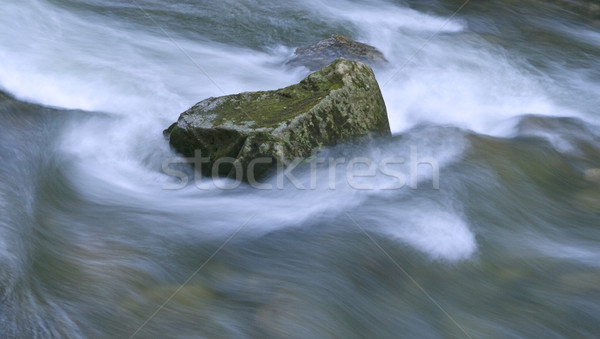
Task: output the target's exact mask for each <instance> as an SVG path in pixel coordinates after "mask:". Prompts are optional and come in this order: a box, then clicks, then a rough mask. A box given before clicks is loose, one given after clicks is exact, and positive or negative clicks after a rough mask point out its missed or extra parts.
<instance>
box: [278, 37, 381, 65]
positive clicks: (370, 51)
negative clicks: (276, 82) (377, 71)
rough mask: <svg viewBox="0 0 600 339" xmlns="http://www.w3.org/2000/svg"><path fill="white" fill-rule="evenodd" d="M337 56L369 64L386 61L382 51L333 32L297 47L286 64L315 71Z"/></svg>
mask: <svg viewBox="0 0 600 339" xmlns="http://www.w3.org/2000/svg"><path fill="white" fill-rule="evenodd" d="M338 58H344V59H346V60H352V61H360V62H362V63H365V64H367V65H370V66H379V65H383V64H385V63H387V60H386V59H385V57H384V56H383V53H381V52H380V51H379V50H378V49H377V48H375V47H373V46H370V45H367V44H364V43H362V42H357V41H354V40H352V39H350V38H347V37H345V36H343V35H339V34H334V35H332V36H330V37H329V38H327V39H324V40H321V41H319V42H317V43H315V44H312V45H309V46H302V47H298V48H297V49H296V52H295V53H294V56H293V57H292V58H291V59H290V60H289V61H288V62H287V64H288V65H291V66H305V67H307V68H308V69H310V70H311V71H316V70H318V69H321V68H322V67H324V66H326V65H328V64H330V63H331V62H332V61H334V60H336V59H338Z"/></svg>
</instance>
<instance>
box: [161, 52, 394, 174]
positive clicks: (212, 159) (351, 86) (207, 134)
mask: <svg viewBox="0 0 600 339" xmlns="http://www.w3.org/2000/svg"><path fill="white" fill-rule="evenodd" d="M165 133H166V135H168V136H169V142H170V144H171V146H172V147H173V148H174V149H175V150H176V151H177V152H179V153H181V154H183V155H184V156H188V157H193V156H194V155H195V154H196V151H200V154H201V155H202V157H208V159H207V162H206V163H204V164H203V165H202V166H201V169H202V172H203V173H204V174H205V175H212V174H217V175H219V176H234V175H235V174H237V172H239V171H235V172H236V173H234V175H232V172H234V171H232V169H234V165H233V164H234V163H235V164H236V165H239V166H240V168H241V169H242V170H243V173H244V174H243V180H247V177H246V170H247V168H248V165H249V164H250V162H251V161H252V160H253V159H258V158H263V159H271V160H274V161H273V162H272V164H264V163H263V164H260V165H257V166H256V167H254V174H255V178H258V177H262V175H263V174H264V173H266V172H267V171H268V170H269V169H271V168H272V167H273V164H275V163H276V161H279V162H281V163H283V164H288V163H290V162H291V161H293V160H294V159H295V158H299V157H307V156H309V155H311V154H312V153H313V152H314V151H315V150H317V149H319V148H321V147H322V146H324V145H331V144H334V143H336V142H337V141H344V140H349V139H351V138H354V137H359V136H364V135H369V134H374V135H390V134H391V133H390V126H389V123H388V118H387V112H386V108H385V103H384V101H383V97H382V96H381V92H380V89H379V85H378V84H377V81H376V80H375V75H374V74H373V71H372V70H371V68H370V67H369V66H367V65H365V64H363V63H360V62H354V61H348V60H344V59H339V60H336V61H335V62H333V63H331V64H330V65H328V66H326V67H324V68H323V69H321V70H320V71H318V72H315V73H313V74H310V75H309V76H308V77H307V78H305V79H304V80H302V81H301V82H300V83H298V84H296V85H292V86H289V87H285V88H282V89H278V90H274V91H260V92H246V93H240V94H234V95H228V96H223V97H218V98H208V99H206V100H204V101H201V102H199V103H197V104H196V105H194V106H193V107H192V108H190V109H188V110H187V111H185V112H183V113H182V114H181V115H180V117H179V120H178V121H177V122H176V123H174V124H173V125H171V127H169V128H168V129H167V130H166V131H165ZM223 158H230V159H235V162H232V161H229V162H224V163H223V164H222V166H217V167H218V170H217V171H215V173H213V170H212V169H213V166H214V165H215V163H216V162H217V160H218V159H223ZM221 162H222V160H221V161H219V163H221Z"/></svg>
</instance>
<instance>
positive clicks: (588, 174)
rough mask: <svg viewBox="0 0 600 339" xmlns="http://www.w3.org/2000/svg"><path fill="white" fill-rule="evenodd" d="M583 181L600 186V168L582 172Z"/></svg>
mask: <svg viewBox="0 0 600 339" xmlns="http://www.w3.org/2000/svg"><path fill="white" fill-rule="evenodd" d="M583 177H584V178H585V180H587V181H590V182H593V183H597V184H600V168H590V169H587V170H585V172H583Z"/></svg>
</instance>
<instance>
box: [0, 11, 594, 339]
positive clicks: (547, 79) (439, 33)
mask: <svg viewBox="0 0 600 339" xmlns="http://www.w3.org/2000/svg"><path fill="white" fill-rule="evenodd" d="M556 3H557V4H558V5H557V4H555V2H549V1H548V2H544V1H533V0H532V1H523V2H519V3H517V2H512V1H500V0H497V1H488V2H485V3H483V2H475V1H473V2H472V3H469V4H468V5H467V6H465V7H464V8H463V10H461V11H460V12H459V13H457V14H456V15H455V16H452V15H453V13H454V11H455V10H456V9H457V8H459V6H460V5H461V4H462V2H460V1H450V0H447V1H433V0H431V1H375V2H361V1H350V0H343V1H342V0H339V1H331V2H321V1H316V0H310V1H305V2H301V3H299V2H292V1H279V2H275V1H252V0H245V1H222V2H218V3H209V2H203V1H192V0H189V1H171V2H163V1H142V0H139V1H131V2H123V1H94V0H85V1H74V0H62V1H60V0H52V1H50V0H46V1H38V0H26V1H13V0H7V1H5V2H4V3H3V5H2V7H3V20H1V21H0V32H2V34H0V64H1V65H2V66H1V67H0V88H1V90H2V92H0V127H1V130H2V133H0V141H1V142H0V156H1V158H2V159H3V161H2V162H1V163H0V211H1V213H0V258H1V260H0V336H2V337H9V338H13V337H15V338H32V337H39V338H49V337H51V338H52V337H56V338H80V337H81V338H112V337H131V336H132V335H135V337H139V338H155V337H166V338H171V337H172V338H188V337H201V338H204V337H207V338H213V337H227V338H229V337H234V338H254V337H261V338H262V337H268V338H270V337H273V338H279V337H291V338H309V337H325V338H328V337H333V338H363V337H367V338H379V337H382V338H397V337H407V338H413V337H419V338H420V337H423V338H455V337H456V338H465V337H466V338H469V337H471V338H506V337H509V338H513V337H515V338H521V337H523V338H530V337H534V338H537V337H540V338H594V337H596V336H597V333H600V325H599V324H600V287H599V286H600V265H599V263H600V246H599V245H600V228H599V226H600V183H599V182H598V178H597V177H596V176H595V175H594V173H596V172H594V169H597V168H600V133H599V132H598V131H599V129H598V122H599V113H598V107H600V99H598V96H597V93H598V92H600V71H599V70H600V65H599V63H600V61H599V60H600V58H598V56H599V55H600V28H599V27H600V26H599V24H598V18H597V12H595V11H597V10H595V9H594V7H593V6H592V7H589V6H588V7H586V6H587V5H585V6H575V5H565V1H563V2H560V1H558V2H556ZM572 3H575V2H572ZM577 3H579V2H577ZM586 4H587V3H586ZM331 33H343V34H346V35H348V36H350V37H352V38H355V39H357V40H360V41H364V42H367V43H369V44H372V45H374V46H376V47H378V48H379V49H380V50H381V51H383V52H384V53H385V55H386V57H387V58H388V60H390V64H391V66H390V67H387V68H381V69H375V72H376V76H377V78H378V80H379V82H380V84H381V85H382V92H383V95H384V99H385V101H386V105H387V107H388V114H389V119H390V124H391V127H392V131H393V133H394V135H393V137H391V138H387V139H383V140H373V141H371V142H370V143H368V144H344V145H337V146H335V147H332V148H329V149H327V150H324V151H323V152H322V153H321V156H323V157H335V158H340V157H346V158H347V159H350V158H352V157H369V158H370V159H373V160H374V161H375V162H376V163H379V162H380V161H382V160H384V159H389V158H392V157H403V158H405V159H410V157H411V150H413V149H415V150H418V155H419V157H421V158H425V157H430V158H433V159H435V161H436V162H437V164H438V165H439V189H434V188H433V187H434V185H435V181H436V180H435V178H434V177H433V176H432V172H431V169H430V168H428V167H427V166H421V167H419V168H418V172H419V173H418V174H419V175H418V179H419V180H418V187H417V188H416V189H411V188H410V187H408V186H404V187H402V188H400V189H381V188H384V187H390V185H394V184H395V183H397V182H395V181H394V180H393V179H392V178H391V177H389V176H384V175H381V174H379V175H377V176H376V177H374V178H363V179H364V180H363V181H362V184H365V185H367V186H368V185H371V186H372V187H374V188H375V189H369V190H361V189H357V188H356V187H353V186H352V185H351V184H350V183H349V182H348V181H347V180H346V177H345V173H344V166H340V168H339V172H336V174H337V176H336V178H335V179H334V180H333V184H335V189H331V188H330V187H331V185H332V179H331V178H330V172H329V169H328V168H326V166H325V165H323V166H322V167H318V171H317V172H316V173H317V175H316V177H315V178H312V177H311V173H310V172H309V171H308V169H307V168H300V169H298V170H297V171H296V172H295V175H296V177H297V178H298V181H299V182H300V183H301V184H303V185H304V187H307V189H304V190H302V189H298V188H297V187H295V186H294V185H293V184H292V183H291V182H289V181H283V186H282V188H281V189H279V188H277V187H278V178H277V177H275V176H273V177H271V178H269V179H268V182H267V183H270V184H272V185H273V186H274V187H276V189H273V190H257V189H254V188H252V187H250V186H248V185H241V186H239V187H237V188H236V189H234V190H221V189H218V187H217V186H218V184H219V183H218V182H217V183H216V184H215V185H217V186H215V185H213V186H212V187H209V189H199V188H198V187H195V186H194V185H193V184H190V185H188V186H186V187H185V188H183V189H179V190H166V189H164V187H165V185H172V184H173V183H176V180H175V179H174V178H173V177H171V176H169V175H167V174H165V173H164V172H163V171H162V164H163V161H165V159H169V158H171V157H174V156H176V154H174V153H172V151H171V150H170V149H169V147H168V144H167V142H166V141H165V139H164V138H163V136H162V130H163V129H164V128H166V127H167V126H168V125H169V124H170V123H172V122H173V121H175V119H176V118H177V117H178V115H179V114H180V113H181V112H182V111H183V110H185V109H187V108H188V107H190V106H191V105H193V104H194V103H196V102H197V101H200V100H202V99H205V98H207V97H209V96H219V95H223V94H229V93H237V92H240V91H250V90H258V89H273V88H278V87H283V86H286V85H289V84H292V83H294V82H297V81H299V80H300V79H302V78H303V77H305V76H306V75H307V74H308V71H307V70H305V69H302V68H290V67H288V66H286V65H285V61H286V60H287V59H288V58H289V56H291V54H292V53H293V50H294V48H295V46H298V45H302V44H307V43H311V42H313V41H316V40H319V39H322V38H324V37H326V36H328V35H330V34H331ZM426 41H429V42H428V43H427V44H425V45H424V43H425V42H426ZM416 51H420V52H419V53H417V54H415V52H416ZM407 61H408V63H407ZM403 65H404V66H403ZM3 92H4V93H7V94H3ZM396 170H398V171H400V172H401V173H403V174H406V177H407V178H408V177H409V174H410V168H409V166H408V164H403V165H402V166H399V167H397V168H396ZM312 180H314V184H315V186H314V189H310V187H311V182H312ZM194 273H196V274H194ZM190 277H191V279H190V280H188V278H190ZM175 292H177V293H175ZM170 297H171V298H170ZM169 298H170V299H169ZM165 302H166V304H164V307H161V305H163V303H165ZM156 311H158V312H157V313H155V312H156Z"/></svg>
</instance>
